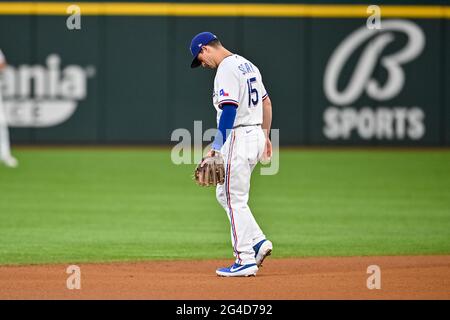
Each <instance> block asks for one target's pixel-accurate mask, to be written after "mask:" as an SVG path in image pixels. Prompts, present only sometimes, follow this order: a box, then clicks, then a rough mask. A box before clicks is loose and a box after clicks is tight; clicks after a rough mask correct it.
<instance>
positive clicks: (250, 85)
mask: <svg viewBox="0 0 450 320" xmlns="http://www.w3.org/2000/svg"><path fill="white" fill-rule="evenodd" d="M255 84H256V78H255V77H253V78H250V79H248V80H247V89H248V107H249V108H250V107H251V106H252V105H253V106H254V107H255V106H256V105H257V104H258V101H259V95H258V90H256V88H255V87H254V86H255Z"/></svg>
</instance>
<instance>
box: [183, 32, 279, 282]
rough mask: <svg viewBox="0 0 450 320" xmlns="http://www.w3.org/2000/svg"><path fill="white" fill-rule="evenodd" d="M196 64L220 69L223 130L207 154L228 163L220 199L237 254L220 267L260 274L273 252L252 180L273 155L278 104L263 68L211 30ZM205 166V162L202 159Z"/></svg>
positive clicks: (200, 43) (197, 46)
mask: <svg viewBox="0 0 450 320" xmlns="http://www.w3.org/2000/svg"><path fill="white" fill-rule="evenodd" d="M190 49H191V53H192V56H193V58H194V59H193V61H192V63H191V67H193V68H195V67H198V66H200V65H201V66H203V67H204V68H210V69H217V72H216V76H215V78H214V93H213V105H214V108H215V109H216V112H217V127H218V133H217V135H216V137H215V139H214V142H213V144H212V148H211V150H210V151H209V152H208V154H207V157H213V156H216V154H218V155H219V156H221V157H223V159H224V163H225V167H226V170H225V179H224V183H223V184H218V185H217V187H216V198H217V200H218V202H219V204H220V205H221V206H222V207H223V208H224V209H225V211H226V213H227V216H228V219H229V222H230V224H231V239H232V245H233V254H234V256H235V258H236V260H235V261H234V263H233V264H232V265H231V266H230V267H226V268H220V269H217V270H216V274H217V275H219V276H224V277H239V276H254V275H256V273H257V271H258V269H259V267H260V266H261V264H262V262H263V260H264V259H265V257H267V256H268V255H270V254H271V252H272V243H271V242H270V241H269V240H267V239H266V236H265V235H264V233H263V232H262V230H261V228H260V227H259V225H258V223H257V222H256V220H255V218H254V217H253V214H252V212H251V210H250V208H249V206H248V199H249V192H250V178H251V174H252V171H253V169H254V168H255V166H256V164H257V162H258V161H261V160H262V159H267V158H270V157H271V155H272V143H271V141H270V137H269V134H268V133H269V132H270V125H271V122H272V104H271V102H270V98H269V96H268V94H267V92H266V89H265V87H264V84H263V81H262V76H261V73H260V72H259V69H258V68H257V67H256V66H255V65H254V64H252V63H251V62H250V61H248V60H247V59H245V58H244V57H242V56H240V55H238V54H233V53H231V52H230V51H229V50H227V49H226V48H225V47H224V46H223V45H222V43H221V42H220V41H219V40H218V39H217V37H216V36H215V35H214V34H212V33H210V32H202V33H199V34H197V35H196V36H195V37H194V38H193V39H192V41H191V47H190ZM202 164H203V161H202Z"/></svg>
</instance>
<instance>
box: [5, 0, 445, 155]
mask: <svg viewBox="0 0 450 320" xmlns="http://www.w3.org/2000/svg"><path fill="white" fill-rule="evenodd" d="M284 3H285V4H283V5H280V4H277V3H270V2H268V1H259V2H258V3H257V4H256V3H250V4H247V5H246V6H244V5H242V4H240V3H238V2H237V1H232V2H229V3H227V4H221V3H219V2H217V3H216V2H208V3H207V4H203V5H199V4H194V5H192V4H191V3H190V2H187V1H180V2H172V3H157V2H141V3H134V4H130V3H126V2H117V1H110V2H95V3H92V2H77V4H78V5H79V7H80V9H81V16H80V21H81V29H72V30H71V29H69V28H68V27H67V20H68V19H69V18H70V13H67V12H66V11H65V9H66V8H67V6H68V5H70V3H60V2H45V3H44V2H35V3H28V2H27V3H24V2H10V3H6V2H0V49H2V51H3V52H4V54H5V56H6V58H7V61H8V68H7V69H6V71H5V72H4V74H3V80H2V87H1V88H2V89H1V90H2V95H3V100H4V106H5V109H6V112H7V116H8V121H9V124H10V127H11V129H10V133H11V137H12V140H13V142H16V143H32V144H39V143H96V144H97V143H144V144H166V143H170V137H171V133H172V132H173V130H175V129H177V128H186V129H188V130H190V131H192V132H193V127H194V121H195V120H203V129H207V128H212V127H215V111H214V109H213V106H212V97H211V94H212V89H213V79H214V71H212V70H201V69H195V70H191V69H190V68H189V65H190V61H191V56H190V52H189V50H188V47H189V44H190V40H191V38H192V36H193V35H195V34H196V33H198V32H201V31H206V30H208V31H212V32H214V33H215V34H216V35H217V36H218V37H219V38H220V39H221V40H222V42H223V44H224V45H225V46H226V47H227V48H229V49H230V50H231V51H233V52H236V53H239V54H241V55H243V56H245V57H246V58H248V59H249V60H251V61H252V62H254V63H255V64H256V65H257V66H258V67H259V68H260V70H261V73H262V76H263V80H264V83H265V86H266V88H267V90H268V92H269V95H270V97H271V100H272V102H273V128H277V129H280V142H281V143H282V144H284V145H296V144H298V145H393V146H400V145H407V146H408V145H417V146H444V145H450V110H449V108H450V6H448V5H447V6H446V5H445V1H426V2H424V1H422V2H420V1H408V2H405V1H396V2H395V1H385V2H384V3H386V4H385V5H384V4H383V3H382V2H373V1H370V2H369V1H359V2H353V1H342V2H340V3H339V4H336V3H334V2H332V1H322V2H321V4H317V3H316V2H313V1H303V2H301V3H297V2H295V1H284ZM422 3H425V4H426V5H424V4H422ZM369 4H379V5H380V8H381V20H380V21H381V29H369V28H368V27H367V19H368V17H369V16H370V13H367V6H368V5H369ZM72 18H73V16H72ZM71 21H72V22H73V21H75V20H71ZM373 25H374V24H371V26H373Z"/></svg>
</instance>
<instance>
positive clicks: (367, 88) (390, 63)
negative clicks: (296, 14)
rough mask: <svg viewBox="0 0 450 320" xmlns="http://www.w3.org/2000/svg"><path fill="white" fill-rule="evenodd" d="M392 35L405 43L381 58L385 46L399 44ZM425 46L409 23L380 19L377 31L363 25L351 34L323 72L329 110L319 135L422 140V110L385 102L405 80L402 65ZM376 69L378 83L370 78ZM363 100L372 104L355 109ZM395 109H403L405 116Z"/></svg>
mask: <svg viewBox="0 0 450 320" xmlns="http://www.w3.org/2000/svg"><path fill="white" fill-rule="evenodd" d="M396 33H400V34H402V35H404V36H405V37H406V43H405V44H404V45H403V47H401V48H400V49H397V50H396V51H395V52H393V53H386V52H389V51H388V50H385V49H386V48H387V46H388V45H389V44H391V43H394V42H396V41H399V40H398V39H399V38H400V37H398V35H396ZM400 43H403V41H401V40H400ZM424 47H425V35H424V33H423V31H422V30H421V29H420V27H419V26H418V25H417V24H415V23H414V22H412V21H408V20H383V28H382V29H381V30H376V29H368V28H367V27H366V25H363V26H361V27H360V28H358V29H356V30H355V31H353V32H352V33H350V34H349V35H348V36H347V37H346V38H345V39H344V40H343V41H342V42H341V43H340V44H339V45H338V46H337V47H336V49H335V50H334V52H333V53H332V54H331V56H330V58H329V60H328V62H327V65H326V68H325V72H324V78H323V88H324V93H325V96H326V98H327V99H328V101H329V102H331V103H332V104H333V106H330V107H328V108H327V109H325V111H324V113H323V120H324V122H325V126H324V128H323V134H324V135H325V136H326V137H327V138H329V139H350V137H351V134H352V133H353V132H355V133H356V134H357V137H358V138H360V139H366V140H368V139H388V140H392V139H397V140H401V139H404V138H409V139H411V140H418V139H420V138H422V137H423V135H424V134H425V125H424V122H423V120H424V118H425V113H424V112H423V110H422V109H421V108H419V107H418V106H417V105H413V106H411V107H410V108H408V107H405V106H402V105H401V104H400V105H398V104H396V105H392V106H389V101H390V100H392V99H394V98H395V97H397V96H398V95H399V93H400V92H402V90H403V88H404V86H405V81H407V80H408V77H407V76H406V75H405V71H404V65H405V64H407V63H409V62H411V61H413V60H414V59H416V58H417V57H418V56H419V55H420V54H421V53H422V51H423V50H424ZM357 52H358V53H359V52H360V54H359V57H356V58H354V59H356V60H355V61H354V62H355V63H354V65H355V66H354V68H353V70H352V72H351V73H350V76H349V78H348V80H347V83H346V84H345V85H344V86H342V82H343V81H342V79H341V77H342V74H343V69H344V67H345V66H346V65H347V64H348V63H349V61H350V59H351V58H353V57H354V56H355V53H357ZM377 67H381V68H382V69H383V71H384V72H383V73H384V74H385V79H384V80H383V81H379V80H377V79H376V78H375V74H376V69H377ZM409 79H411V77H410V78H409ZM363 96H365V97H368V98H370V99H371V100H372V101H373V105H372V104H371V106H367V105H363V104H361V103H359V104H360V105H358V100H359V99H360V98H361V97H363ZM399 108H401V110H405V112H404V113H405V114H404V116H402V113H401V112H399V110H400V109H399ZM349 115H352V116H351V117H350V116H349Z"/></svg>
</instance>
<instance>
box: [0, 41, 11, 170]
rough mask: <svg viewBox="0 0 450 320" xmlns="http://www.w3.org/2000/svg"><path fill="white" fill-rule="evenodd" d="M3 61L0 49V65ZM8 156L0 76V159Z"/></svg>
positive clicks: (9, 155)
mask: <svg viewBox="0 0 450 320" xmlns="http://www.w3.org/2000/svg"><path fill="white" fill-rule="evenodd" d="M3 63H6V59H5V56H4V55H3V52H2V50H0V65H1V64H3ZM8 158H11V148H10V144H9V133H8V122H7V120H6V114H5V109H4V106H3V98H2V83H1V78H0V161H2V160H5V159H8Z"/></svg>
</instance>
